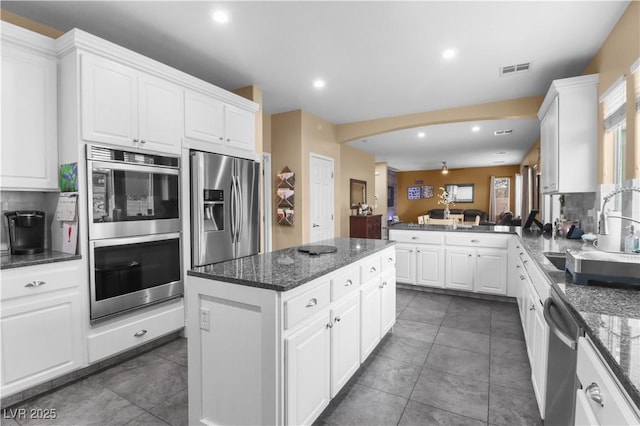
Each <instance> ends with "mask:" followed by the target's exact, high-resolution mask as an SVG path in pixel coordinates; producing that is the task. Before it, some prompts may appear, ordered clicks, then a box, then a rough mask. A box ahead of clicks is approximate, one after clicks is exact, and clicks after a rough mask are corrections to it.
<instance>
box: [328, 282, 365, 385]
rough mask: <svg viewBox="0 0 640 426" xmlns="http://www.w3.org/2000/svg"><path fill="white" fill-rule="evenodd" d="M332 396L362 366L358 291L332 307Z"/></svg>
mask: <svg viewBox="0 0 640 426" xmlns="http://www.w3.org/2000/svg"><path fill="white" fill-rule="evenodd" d="M331 321H332V323H333V326H332V327H331V398H333V397H335V396H336V395H337V394H338V392H339V391H340V389H342V387H343V386H344V385H345V383H347V382H348V381H349V379H350V378H351V376H352V375H353V373H355V372H356V371H357V370H358V368H359V367H360V339H359V337H360V298H359V297H358V292H354V293H352V295H351V296H349V297H348V298H347V300H345V301H343V302H341V303H339V304H338V305H337V306H336V307H335V308H332V309H331Z"/></svg>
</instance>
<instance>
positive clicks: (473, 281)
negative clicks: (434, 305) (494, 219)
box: [389, 229, 512, 295]
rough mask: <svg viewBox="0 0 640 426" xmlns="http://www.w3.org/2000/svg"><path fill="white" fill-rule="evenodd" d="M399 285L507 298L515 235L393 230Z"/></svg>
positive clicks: (392, 236) (392, 237)
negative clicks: (511, 247)
mask: <svg viewBox="0 0 640 426" xmlns="http://www.w3.org/2000/svg"><path fill="white" fill-rule="evenodd" d="M389 234H390V235H389V238H390V239H392V240H395V241H398V244H397V245H396V280H397V282H399V283H404V284H413V285H419V286H427V287H439V288H443V287H444V288H450V289H454V290H462V291H469V292H474V293H487V294H499V295H507V274H508V271H507V259H508V254H507V247H508V242H509V240H510V238H512V236H510V235H492V234H478V233H470V232H438V231H435V232H433V231H421V230H417V231H409V230H393V229H392V230H391V231H390V232H389Z"/></svg>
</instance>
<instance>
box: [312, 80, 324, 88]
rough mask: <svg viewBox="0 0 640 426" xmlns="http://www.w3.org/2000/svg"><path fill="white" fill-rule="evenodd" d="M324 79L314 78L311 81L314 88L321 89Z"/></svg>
mask: <svg viewBox="0 0 640 426" xmlns="http://www.w3.org/2000/svg"><path fill="white" fill-rule="evenodd" d="M325 84H326V83H325V81H324V80H320V79H318V80H314V82H313V87H315V88H316V89H322V88H323V87H324V86H325Z"/></svg>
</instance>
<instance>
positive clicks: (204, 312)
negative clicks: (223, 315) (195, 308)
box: [200, 308, 211, 331]
mask: <svg viewBox="0 0 640 426" xmlns="http://www.w3.org/2000/svg"><path fill="white" fill-rule="evenodd" d="M210 313H211V312H210V311H209V309H207V308H200V329H201V330H204V331H209V328H210V325H211V322H210V315H209V314H210Z"/></svg>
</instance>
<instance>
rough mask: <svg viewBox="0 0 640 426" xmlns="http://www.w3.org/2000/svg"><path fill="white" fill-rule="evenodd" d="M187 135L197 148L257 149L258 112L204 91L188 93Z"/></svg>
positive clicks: (234, 151) (224, 150) (232, 151)
mask: <svg viewBox="0 0 640 426" xmlns="http://www.w3.org/2000/svg"><path fill="white" fill-rule="evenodd" d="M184 124H185V127H184V134H185V138H187V139H188V140H189V141H190V143H191V145H193V147H195V148H199V149H204V150H209V151H213V152H220V153H221V154H230V155H234V154H238V153H243V152H244V153H251V154H252V153H254V152H255V113H254V112H252V111H247V110H244V109H242V108H238V107H235V106H233V105H229V104H226V103H223V102H221V101H219V100H217V99H216V98H214V97H211V96H207V95H204V94H201V93H195V92H190V91H187V92H186V93H185V123H184Z"/></svg>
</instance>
